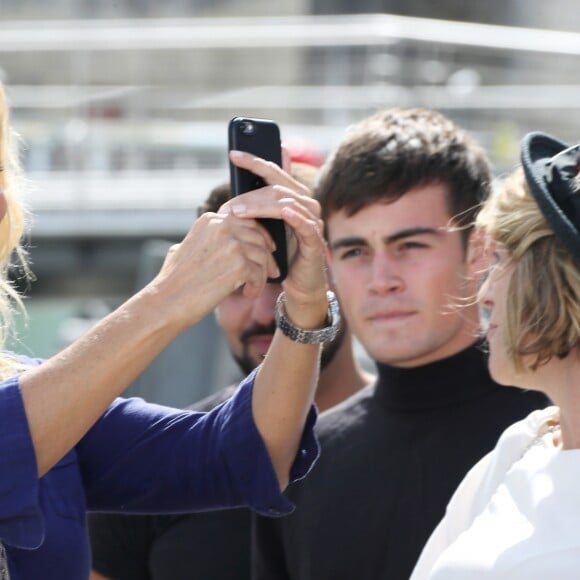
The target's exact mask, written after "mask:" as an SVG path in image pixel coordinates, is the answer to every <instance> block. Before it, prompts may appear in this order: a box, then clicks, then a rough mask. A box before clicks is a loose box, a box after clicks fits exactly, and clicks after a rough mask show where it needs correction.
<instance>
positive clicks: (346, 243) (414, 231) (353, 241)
mask: <svg viewBox="0 0 580 580" xmlns="http://www.w3.org/2000/svg"><path fill="white" fill-rule="evenodd" d="M445 231H446V229H445V228H428V227H416V228H407V229H404V230H400V231H398V232H395V233H394V234H391V235H390V236H385V237H384V238H383V242H384V243H385V244H392V243H394V242H398V241H399V240H403V239H405V238H410V237H412V236H425V235H427V236H440V235H441V234H442V233H444V232H445ZM367 245H368V241H367V240H366V238H362V237H360V236H347V237H344V238H338V239H337V240H335V241H334V242H331V243H330V244H329V245H328V247H329V248H330V251H331V252H334V251H335V250H339V249H340V248H352V247H353V246H367Z"/></svg>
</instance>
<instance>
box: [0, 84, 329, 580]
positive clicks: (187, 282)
mask: <svg viewBox="0 0 580 580" xmlns="http://www.w3.org/2000/svg"><path fill="white" fill-rule="evenodd" d="M0 89H1V87H0ZM9 152H10V143H9V126H8V111H7V109H6V105H5V100H4V94H3V92H0V171H1V172H0V187H1V193H0V217H1V218H2V219H1V221H0V255H1V259H2V272H1V273H2V294H1V299H2V305H3V308H2V310H3V314H4V320H5V321H6V322H5V325H4V329H5V330H8V321H9V316H8V315H9V313H10V303H11V301H13V300H14V299H16V297H15V294H14V292H13V291H12V289H11V288H10V285H9V283H8V281H7V269H8V266H9V263H10V260H11V259H12V256H13V255H14V253H15V252H16V253H18V243H19V240H20V236H21V234H22V227H23V226H22V221H23V220H22V210H21V207H20V201H19V197H18V191H17V174H16V172H15V169H14V167H15V165H14V163H13V162H12V160H11V159H10V155H9ZM232 161H233V162H234V163H236V164H238V165H239V166H240V167H243V168H245V169H249V170H252V171H254V172H255V173H258V174H260V175H261V176H262V177H263V178H264V179H265V181H266V182H267V183H269V184H271V185H270V186H268V187H265V188H262V189H261V190H259V191H258V192H251V193H249V194H246V195H245V196H244V198H243V200H241V199H237V200H233V201H231V202H228V204H226V205H225V206H224V207H223V208H222V209H221V210H220V212H219V213H218V214H215V213H208V214H205V215H204V216H202V217H201V218H199V219H198V220H197V221H196V222H195V223H194V224H193V226H192V228H191V230H190V231H189V233H188V234H187V236H186V237H185V239H184V240H183V241H182V243H181V244H179V245H177V246H175V247H174V248H173V250H172V251H170V252H169V254H168V256H167V258H166V261H165V263H164V265H163V267H162V269H161V272H160V273H159V274H158V276H157V277H156V278H155V279H154V280H153V281H152V282H151V283H150V284H149V285H148V286H147V287H146V288H145V289H144V290H142V291H141V292H139V293H138V294H136V295H135V296H133V297H132V298H131V299H130V300H128V301H127V302H126V303H125V304H123V305H122V306H121V307H120V308H119V309H118V310H117V311H115V312H113V313H112V314H111V315H110V316H108V317H107V318H105V319H104V320H103V321H102V322H100V323H99V324H97V326H96V327H95V328H94V329H93V330H91V331H89V332H88V333H87V334H86V335H85V336H84V337H82V338H81V339H79V340H78V341H77V342H76V343H74V344H73V345H71V346H70V347H68V348H67V349H66V350H65V351H63V352H61V353H60V354H58V355H56V356H54V357H53V358H51V359H49V360H47V361H45V362H43V363H42V364H40V361H34V360H30V359H25V358H22V357H19V356H16V355H13V354H9V353H4V354H2V355H1V356H0V369H1V370H0V372H1V378H2V381H1V382H0V546H1V548H0V562H3V563H1V564H0V566H1V567H2V569H3V572H0V577H2V574H4V577H6V575H7V574H10V576H11V578H12V580H24V579H30V580H38V579H39V578H42V579H43V580H49V579H55V580H56V579H59V580H62V579H64V578H70V579H73V578H74V579H75V580H80V579H82V578H88V575H89V565H90V554H89V548H88V542H87V537H86V529H85V510H86V509H87V508H88V509H92V510H106V511H115V510H124V511H133V512H147V511H149V512H151V511H155V512H167V511H180V512H184V511H188V510H195V509H211V508H217V507H223V506H237V505H249V506H250V507H252V508H254V509H256V510H258V511H260V512H261V513H266V514H270V515H280V514H283V513H287V512H288V511H290V510H291V509H292V505H291V504H290V502H289V501H288V500H287V499H286V498H285V497H284V496H283V495H282V492H281V490H282V489H284V487H285V486H286V485H287V483H288V481H290V480H292V479H295V478H298V477H302V476H304V475H305V474H306V472H307V471H308V469H309V468H310V466H311V464H312V462H313V460H314V458H315V457H316V455H317V445H316V442H315V440H314V438H313V435H312V424H313V420H314V412H313V411H312V410H311V402H312V397H313V392H314V387H315V384H316V380H317V372H318V359H319V351H320V343H321V342H323V341H328V340H331V339H332V337H333V334H334V333H335V331H336V328H337V324H338V313H337V310H336V308H335V301H334V300H333V298H332V296H331V295H327V288H326V279H325V275H324V243H323V240H322V236H321V224H320V220H319V218H318V214H319V208H318V204H317V203H316V202H315V201H313V200H312V199H311V197H310V195H308V193H309V192H308V191H306V190H305V188H304V186H302V185H300V184H299V183H298V182H296V181H295V180H294V179H292V177H290V176H289V175H288V174H287V173H286V172H285V171H283V170H279V169H278V168H275V167H272V166H270V165H269V164H267V163H266V162H264V161H263V160H261V159H258V158H254V157H251V156H248V155H244V154H237V155H236V154H233V155H232ZM274 185H275V187H272V186H274ZM255 217H272V218H280V219H283V220H284V221H285V222H286V224H288V226H290V227H291V228H292V230H293V231H294V233H295V235H296V238H297V241H298V251H297V253H296V255H295V256H294V258H293V260H292V262H291V268H290V271H289V275H288V278H287V279H286V281H285V282H284V284H283V289H284V293H283V299H282V302H280V304H279V305H278V313H279V317H278V320H279V326H280V327H281V328H282V330H280V329H278V330H277V332H276V334H275V336H274V340H273V342H272V346H271V349H270V351H269V353H268V355H267V357H266V359H265V361H264V363H263V365H262V366H261V367H260V368H259V369H258V371H257V373H252V374H251V375H250V376H249V377H248V379H247V380H246V381H244V383H242V385H241V387H240V389H239V390H238V391H237V392H236V394H235V395H234V396H233V397H232V399H230V400H229V401H227V402H226V403H224V404H223V405H222V406H220V407H218V408H217V409H216V410H214V411H212V412H210V413H207V414H203V413H194V412H184V411H177V410H172V409H167V408H164V407H160V406H156V405H148V404H146V403H144V402H143V401H141V400H137V399H118V398H116V397H117V396H118V395H119V394H120V393H121V392H122V391H123V389H124V388H125V387H126V386H127V385H128V384H129V383H130V382H131V381H132V380H133V379H134V378H135V377H136V376H137V375H138V374H139V373H140V372H141V371H142V370H143V369H144V368H145V367H146V365H147V364H148V363H149V362H150V361H151V359H152V358H153V357H154V356H155V355H157V354H158V353H159V352H160V351H161V350H162V349H163V348H164V347H165V345H167V343H168V342H169V341H170V340H171V339H172V338H173V337H174V336H176V335H177V334H178V333H179V332H181V331H182V330H184V329H185V328H186V327H188V326H190V325H192V324H195V323H196V322H197V321H198V320H200V319H201V318H202V317H203V316H205V315H206V314H207V313H208V312H209V311H210V310H212V309H213V308H214V306H215V305H216V304H217V303H219V302H220V301H221V300H223V298H225V297H226V296H227V295H228V294H230V293H231V292H232V291H234V290H235V289H236V288H238V287H240V286H242V285H243V286H244V290H243V291H244V292H246V293H247V294H248V295H250V296H252V295H255V294H256V293H258V292H260V290H261V288H262V287H263V285H264V284H265V282H266V279H267V277H268V276H272V277H275V276H276V275H277V269H276V265H275V263H274V260H273V258H272V254H271V252H272V250H273V243H272V241H271V239H270V238H269V236H268V234H267V233H266V232H265V230H263V229H262V228H261V227H260V226H259V224H258V223H257V221H256V220H254V219H253V218H255ZM329 304H330V306H331V311H330V312H329ZM321 327H323V328H321Z"/></svg>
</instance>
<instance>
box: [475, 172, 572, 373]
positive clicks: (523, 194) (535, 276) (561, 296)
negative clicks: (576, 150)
mask: <svg viewBox="0 0 580 580" xmlns="http://www.w3.org/2000/svg"><path fill="white" fill-rule="evenodd" d="M579 195H580V193H579ZM477 225H478V226H480V227H481V228H482V229H483V230H484V231H485V232H486V233H488V234H489V235H490V237H491V238H492V239H493V240H495V241H496V242H498V243H499V244H500V245H501V246H502V247H503V248H505V249H506V250H507V252H508V254H509V256H510V258H511V259H512V260H513V262H514V271H513V275H512V278H511V281H510V285H509V289H508V295H507V299H506V300H507V303H506V316H507V324H506V334H505V339H506V344H505V348H506V350H507V354H508V357H509V359H510V360H511V362H512V364H514V367H515V368H516V369H517V370H519V371H523V370H526V369H530V370H535V369H537V368H538V367H539V366H541V365H543V364H545V363H547V362H548V361H549V360H550V359H551V358H552V357H554V356H556V357H560V358H563V357H566V356H568V355H569V354H570V353H571V352H572V351H573V350H574V349H577V348H578V347H579V346H580V264H579V263H578V262H577V261H576V260H575V259H574V257H573V256H572V254H571V253H570V252H569V251H568V250H567V249H566V248H565V247H564V246H563V245H562V243H561V242H560V241H559V240H558V239H557V238H556V237H555V236H554V232H553V231H552V228H551V227H550V226H549V225H548V223H547V222H546V220H545V218H544V216H543V214H542V213H541V211H540V209H539V207H538V205H537V203H536V201H535V200H534V198H533V197H532V195H531V193H530V191H529V189H528V185H527V183H526V179H525V176H524V172H523V170H522V169H521V168H519V169H517V170H516V171H514V172H513V173H512V174H511V175H510V176H509V177H508V178H507V179H506V180H505V182H504V183H503V184H502V185H501V186H500V187H499V188H498V190H497V191H496V192H494V193H493V194H492V195H491V197H490V198H489V199H488V201H487V202H486V203H485V205H484V207H483V209H482V211H481V212H480V213H479V215H478V217H477Z"/></svg>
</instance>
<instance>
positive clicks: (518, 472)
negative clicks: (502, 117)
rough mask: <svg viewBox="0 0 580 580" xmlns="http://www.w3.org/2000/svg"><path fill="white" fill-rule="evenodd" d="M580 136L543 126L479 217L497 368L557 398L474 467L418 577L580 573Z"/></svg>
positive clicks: (502, 379) (567, 576)
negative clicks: (573, 140) (575, 141)
mask: <svg viewBox="0 0 580 580" xmlns="http://www.w3.org/2000/svg"><path fill="white" fill-rule="evenodd" d="M579 171H580V145H576V146H574V147H568V146H567V145H565V144H564V143H561V142H560V141H558V140H557V139H554V138H553V137H550V136H548V135H545V134H542V133H532V134H529V135H528V136H526V138H525V139H524V140H523V143H522V168H520V169H518V170H517V171H516V172H515V173H514V174H513V175H511V176H510V177H509V178H508V179H507V180H506V182H505V183H504V184H503V186H502V187H501V189H500V190H499V191H497V192H496V193H495V194H493V195H492V197H491V198H490V200H489V201H488V202H487V204H486V206H485V207H484V209H483V211H482V212H481V213H480V215H479V217H478V222H479V225H480V227H482V228H483V230H484V231H485V232H487V234H488V236H489V238H490V240H491V242H490V244H491V245H490V250H491V252H492V255H493V258H494V264H493V265H492V266H491V271H490V273H489V276H488V278H487V281H486V283H485V284H484V286H483V288H482V289H481V293H480V303H481V305H482V307H483V308H484V309H486V310H487V311H488V318H489V322H488V329H487V340H488V343H489V351H490V352H489V355H490V356H489V367H490V372H491V375H492V376H493V378H494V379H495V380H496V381H497V382H499V383H502V384H505V385H517V386H520V387H522V388H525V389H534V390H538V391H542V392H544V393H545V394H546V395H548V397H549V398H550V399H551V400H552V401H553V402H554V403H555V405H556V406H553V407H549V408H547V409H545V410H542V411H536V412H534V413H532V414H531V415H530V416H529V417H528V418H527V419H525V420H524V421H521V422H519V423H516V424H514V425H512V426H511V427H510V428H508V429H507V430H506V431H505V432H504V434H503V435H502V437H501V438H500V440H499V442H498V444H497V447H496V448H495V450H494V451H492V452H491V453H490V454H489V455H488V456H486V457H485V458H484V459H482V460H481V462H479V463H478V464H477V465H476V466H475V467H474V468H473V469H472V470H471V471H470V472H469V474H468V475H467V476H466V477H465V479H464V480H463V482H462V483H461V484H460V486H459V488H458V489H457V491H456V493H455V495H454V496H453V498H452V499H451V501H450V503H449V505H448V507H447V512H446V515H445V517H444V519H443V520H442V522H441V523H440V524H439V526H438V528H437V529H436V530H435V532H434V533H433V535H432V536H431V538H430V540H429V542H428V543H427V545H426V547H425V548H424V550H423V553H422V555H421V557H420V559H419V562H418V563H417V566H416V568H415V570H414V573H413V575H412V579H413V580H418V579H424V578H430V579H432V580H454V579H462V580H463V579H466V578H469V579H470V580H477V579H480V578H481V579H484V578H486V579H487V578H494V579H499V578H502V579H508V578H509V579H510V580H514V579H522V580H536V579H538V580H540V579H541V580H546V579H547V578H558V579H559V580H572V579H577V578H578V577H580V535H579V534H578V525H579V522H580V491H579V489H580V488H579V474H580V187H579V186H580V179H579Z"/></svg>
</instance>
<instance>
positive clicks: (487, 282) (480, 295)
mask: <svg viewBox="0 0 580 580" xmlns="http://www.w3.org/2000/svg"><path fill="white" fill-rule="evenodd" d="M477 302H478V304H479V306H480V307H482V308H485V309H487V310H491V309H492V308H493V298H492V280H491V273H490V272H488V273H487V274H486V275H485V277H484V279H483V281H482V283H481V285H480V286H479V290H478V292H477Z"/></svg>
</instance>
